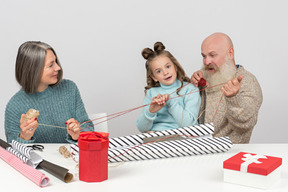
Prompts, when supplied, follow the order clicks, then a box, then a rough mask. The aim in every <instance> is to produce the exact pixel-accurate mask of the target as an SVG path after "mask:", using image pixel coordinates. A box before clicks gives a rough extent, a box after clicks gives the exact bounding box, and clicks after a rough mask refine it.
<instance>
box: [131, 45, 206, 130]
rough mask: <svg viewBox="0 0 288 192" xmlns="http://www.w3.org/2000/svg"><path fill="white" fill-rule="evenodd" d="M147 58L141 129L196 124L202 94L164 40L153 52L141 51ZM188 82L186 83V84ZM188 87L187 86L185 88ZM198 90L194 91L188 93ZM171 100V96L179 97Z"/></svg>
mask: <svg viewBox="0 0 288 192" xmlns="http://www.w3.org/2000/svg"><path fill="white" fill-rule="evenodd" d="M142 56H143V57H144V59H146V60H147V61H146V72H147V86H146V87H145V94H146V96H145V99H144V105H146V104H149V103H150V105H148V106H146V107H144V108H143V110H142V113H141V115H140V117H139V118H138V119H137V122H136V125H137V127H138V129H139V130H140V131H141V132H147V131H162V130H167V129H174V128H179V127H185V126H190V125H195V124H198V123H197V118H198V114H199V109H200V103H201V99H200V94H199V92H197V88H196V87H195V86H194V85H193V84H189V85H187V83H189V82H190V79H189V78H188V77H187V76H186V75H185V72H184V70H183V68H182V67H181V65H180V64H179V62H178V61H177V60H176V59H175V57H174V56H173V55H172V54H171V53H170V52H169V51H166V50H165V47H164V45H163V44H162V43H161V42H156V43H155V44H154V51H153V50H152V49H150V48H146V49H144V50H143V51H142ZM185 85H186V86H185ZM184 86H185V87H184ZM193 91H195V93H192V94H188V93H190V92H193ZM184 94H188V95H185V96H183V97H178V98H175V99H171V100H169V98H173V97H177V96H178V95H184Z"/></svg>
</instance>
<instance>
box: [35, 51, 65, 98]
mask: <svg viewBox="0 0 288 192" xmlns="http://www.w3.org/2000/svg"><path fill="white" fill-rule="evenodd" d="M59 70H61V68H60V66H59V65H58V64H57V63H56V56H55V55H54V53H53V51H51V50H47V53H46V57H45V64H44V69H43V74H42V77H41V81H40V84H39V86H38V89H37V91H38V92H42V91H44V90H45V89H47V88H48V86H49V85H52V84H55V83H57V81H58V71H59Z"/></svg>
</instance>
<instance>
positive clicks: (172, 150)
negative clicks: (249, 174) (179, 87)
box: [71, 123, 232, 163]
mask: <svg viewBox="0 0 288 192" xmlns="http://www.w3.org/2000/svg"><path fill="white" fill-rule="evenodd" d="M213 133H214V127H213V124H212V123H207V124H200V125H195V126H189V127H183V128H177V129H170V130H165V131H157V132H153V133H142V134H137V135H130V136H123V137H116V138H111V139H109V148H108V162H110V163H115V162H121V161H138V160H147V159H159V158H170V157H181V156H191V155H201V154H209V153H221V152H225V151H228V150H229V149H230V148H231V147H232V142H231V141H230V139H229V137H217V138H216V137H215V138H213V137H212V136H211V135H212V134H213ZM173 136H175V138H177V139H176V140H169V138H172V137H173ZM179 136H180V137H181V139H179ZM152 138H156V141H152V142H148V143H145V140H147V139H152ZM157 138H160V139H158V141H157ZM166 138H167V139H168V141H165V139H166ZM78 150H79V149H78V145H75V144H72V145H71V154H72V155H73V157H74V159H76V160H77V159H78Z"/></svg>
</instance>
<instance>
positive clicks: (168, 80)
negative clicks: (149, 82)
mask: <svg viewBox="0 0 288 192" xmlns="http://www.w3.org/2000/svg"><path fill="white" fill-rule="evenodd" d="M150 67H151V70H152V74H153V75H152V78H153V80H154V81H155V82H157V81H159V82H160V83H161V84H164V85H171V84H173V83H174V81H175V80H176V79H177V70H176V67H175V65H174V63H173V62H172V61H171V59H170V58H168V57H167V56H164V55H159V56H157V57H155V58H154V59H153V60H152V61H151V66H150Z"/></svg>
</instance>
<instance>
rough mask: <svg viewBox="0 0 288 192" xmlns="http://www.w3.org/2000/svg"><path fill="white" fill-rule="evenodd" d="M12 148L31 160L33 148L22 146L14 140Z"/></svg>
mask: <svg viewBox="0 0 288 192" xmlns="http://www.w3.org/2000/svg"><path fill="white" fill-rule="evenodd" d="M11 145H12V148H13V149H14V150H16V151H18V152H19V153H21V154H22V155H24V156H26V157H27V158H28V159H30V158H31V157H30V153H31V151H32V149H31V148H28V147H26V146H25V145H22V144H21V143H19V142H17V141H15V140H12V143H11Z"/></svg>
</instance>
